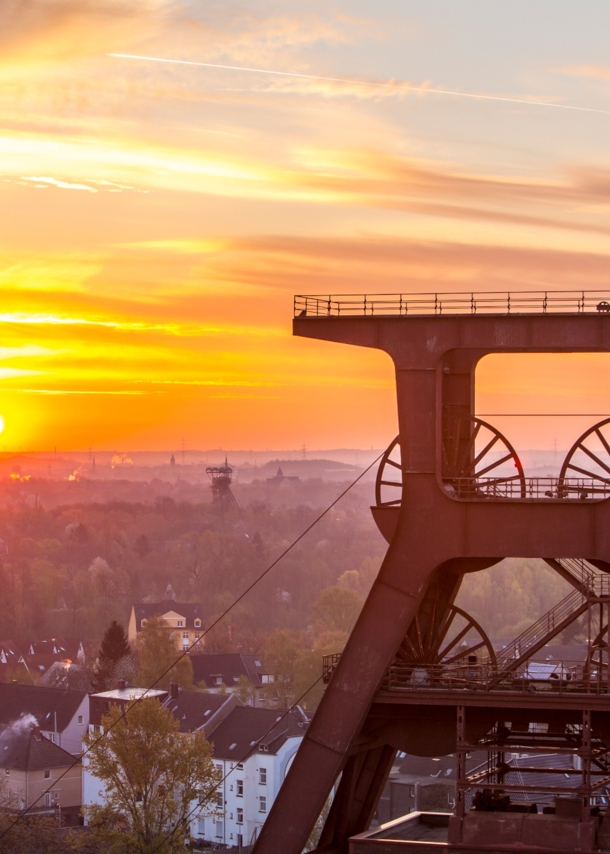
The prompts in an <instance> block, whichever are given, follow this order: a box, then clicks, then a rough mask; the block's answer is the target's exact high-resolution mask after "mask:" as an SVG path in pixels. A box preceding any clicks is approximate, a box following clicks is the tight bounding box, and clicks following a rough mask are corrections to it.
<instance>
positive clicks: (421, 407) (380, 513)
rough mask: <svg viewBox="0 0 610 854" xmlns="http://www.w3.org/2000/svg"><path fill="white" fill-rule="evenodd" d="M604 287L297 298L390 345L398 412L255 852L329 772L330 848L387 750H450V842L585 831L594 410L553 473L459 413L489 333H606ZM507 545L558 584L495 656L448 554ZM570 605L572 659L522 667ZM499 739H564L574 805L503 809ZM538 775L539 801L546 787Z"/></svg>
mask: <svg viewBox="0 0 610 854" xmlns="http://www.w3.org/2000/svg"><path fill="white" fill-rule="evenodd" d="M609 299H610V294H601V293H592V294H587V293H584V292H578V293H564V292H555V293H552V292H546V293H514V294H495V293H487V294H474V293H473V294H445V295H443V294H420V295H405V294H397V295H383V296H372V297H371V296H368V295H367V296H349V295H343V296H340V297H332V296H328V297H297V298H296V299H295V319H294V332H295V334H297V335H302V336H304V337H309V338H314V339H323V340H328V341H335V342H340V343H344V344H355V345H359V346H365V347H372V348H377V349H381V350H383V351H385V352H386V353H387V354H388V355H389V356H390V358H391V359H392V360H393V362H394V366H395V369H396V386H397V404H398V423H399V430H400V432H399V436H398V437H397V438H396V439H395V440H394V442H393V443H392V444H391V445H390V446H389V448H388V450H387V452H386V454H385V456H384V458H383V460H382V464H381V467H380V475H379V477H378V481H377V496H376V498H377V500H376V506H375V508H373V513H374V517H375V520H376V522H377V524H378V526H379V528H380V530H381V532H382V533H383V534H384V536H385V537H386V539H387V540H388V543H389V549H388V552H387V555H386V557H385V560H384V562H383V564H382V566H381V569H380V571H379V575H378V577H377V579H376V581H375V583H374V584H373V587H372V589H371V592H370V594H369V596H368V599H367V601H366V603H365V605H364V607H363V609H362V612H361V614H360V617H359V619H358V621H357V623H356V626H355V628H354V630H353V632H352V635H351V637H350V639H349V641H348V644H347V646H346V648H345V650H344V652H343V654H342V655H341V656H340V657H339V656H335V657H334V658H333V659H331V660H328V661H327V663H326V675H327V678H328V680H329V684H328V688H327V690H326V693H325V694H324V696H323V698H322V701H321V703H320V705H319V707H318V710H317V712H316V714H315V716H314V719H313V721H312V723H311V725H310V727H309V729H308V731H307V733H306V735H305V738H304V740H303V743H302V746H301V748H300V750H299V752H298V754H297V756H296V758H295V761H294V763H293V765H292V767H291V769H290V772H289V774H288V777H287V780H286V783H285V784H284V786H283V788H282V790H281V792H280V794H279V796H278V798H277V800H276V802H275V805H274V807H273V810H272V812H271V814H270V816H269V819H268V820H267V822H266V824H265V826H264V828H263V830H262V832H261V835H260V837H259V840H258V842H257V844H256V846H255V854H300V853H301V851H302V850H303V847H304V845H305V843H306V840H307V838H308V836H309V833H310V831H311V829H312V827H313V825H314V823H315V821H316V819H317V817H318V816H319V815H320V813H321V811H322V808H323V806H324V804H325V801H326V799H327V797H328V795H329V793H330V791H331V789H332V787H333V785H334V784H335V781H336V780H337V779H338V777H339V775H341V776H340V783H339V784H338V788H337V793H336V795H335V798H334V801H333V805H332V808H331V811H330V814H329V816H328V819H327V821H326V824H325V827H324V830H323V832H322V836H321V839H320V843H319V847H318V849H317V850H318V851H320V852H322V851H324V852H325V854H347V852H348V849H349V844H350V843H349V839H350V837H353V836H354V835H357V834H360V833H362V832H364V831H366V830H367V828H368V827H369V825H370V822H371V818H372V816H373V814H374V812H375V808H376V805H377V802H378V799H379V796H380V793H381V791H382V790H383V787H384V784H385V781H386V778H387V775H388V772H389V770H390V768H391V766H392V764H393V762H394V756H395V753H396V751H397V750H402V751H404V752H407V753H412V754H419V755H428V756H439V755H444V754H449V753H455V756H456V789H457V798H456V801H457V802H456V815H455V816H454V817H453V818H452V820H451V822H450V825H449V829H448V832H449V835H448V837H447V839H448V843H447V844H449V845H450V846H451V845H464V844H466V843H468V844H470V843H471V842H472V843H473V844H474V840H476V844H477V845H483V847H484V848H485V850H488V851H489V850H492V849H490V847H489V846H490V843H492V842H494V841H495V840H497V839H498V838H500V837H501V838H502V843H503V845H504V846H505V848H506V849H507V850H516V849H518V850H521V851H527V850H533V849H534V848H535V847H536V846H538V847H542V848H544V847H545V845H546V842H547V841H548V840H549V839H550V838H551V836H550V835H549V834H551V830H550V827H551V825H552V826H553V828H555V829H554V830H553V831H552V838H553V840H554V842H553V844H554V845H555V846H556V850H564V851H568V850H570V851H571V850H574V848H575V845H576V844H578V845H579V846H580V847H581V850H589V849H588V848H587V846H588V845H589V844H590V843H591V840H592V839H594V837H595V835H596V834H597V833H598V831H599V832H600V833H601V829H600V828H599V824H600V822H599V816H598V815H596V810H598V809H599V807H600V798H601V802H602V803H601V806H602V808H603V798H602V797H601V795H602V793H603V790H604V786H605V785H607V782H608V779H609V776H610V775H609V772H610V714H609V711H608V703H607V700H606V698H605V696H604V692H607V691H608V690H609V687H610V683H609V679H608V672H609V661H608V624H609V622H610V617H609V613H608V612H609V609H610V584H609V577H608V574H607V573H608V572H610V563H609V561H610V504H609V502H608V500H607V499H608V497H609V496H610V479H609V478H608V474H610V436H609V435H608V434H607V432H604V431H607V430H608V429H609V424H610V420H606V421H604V422H600V423H599V424H598V425H595V426H594V427H593V428H591V429H590V430H589V431H587V432H586V433H585V434H583V435H582V436H581V437H580V438H576V437H575V439H576V441H575V443H574V446H573V448H572V449H571V450H570V452H569V454H568V456H567V457H566V460H565V461H564V465H563V466H562V470H561V474H560V477H559V478H544V479H536V478H526V476H525V473H524V470H523V466H522V465H521V462H520V460H519V457H518V455H517V453H516V451H515V449H514V448H513V447H512V445H511V444H510V442H509V440H508V439H507V438H506V437H505V436H503V435H502V434H501V433H500V432H499V431H498V430H497V429H496V428H495V427H493V425H489V424H486V423H485V422H483V421H481V420H480V419H479V418H477V417H476V413H475V410H474V402H475V393H474V392H475V370H476V366H477V363H478V362H479V361H480V359H482V358H483V357H484V356H485V355H487V354H490V353H574V352H590V353H593V352H610V302H609ZM592 443H594V444H592ZM506 557H531V558H538V559H544V560H546V561H547V563H548V564H549V566H551V567H552V568H553V569H554V570H555V571H556V572H557V573H558V574H560V575H561V576H562V577H563V578H564V579H565V580H567V581H568V582H569V583H570V584H571V585H572V588H573V592H572V593H571V594H570V595H569V596H568V597H566V599H565V600H563V601H562V602H561V603H559V604H558V605H557V606H556V608H554V609H553V610H552V612H550V613H549V614H548V615H545V616H544V618H541V620H540V621H538V622H537V623H536V624H534V625H533V626H532V627H530V629H528V630H526V631H525V632H524V633H522V635H520V636H519V638H515V639H514V640H513V641H512V642H511V643H509V644H508V645H507V646H506V647H505V648H504V649H503V650H502V653H501V655H500V656H498V655H496V653H495V650H494V649H493V646H492V644H491V642H490V641H489V638H488V637H487V636H486V634H485V632H484V630H483V628H482V627H481V626H480V625H478V624H477V623H476V621H475V620H473V619H472V618H471V617H470V616H469V615H468V614H466V613H465V612H464V611H462V610H460V609H459V608H457V607H456V606H455V605H454V601H455V597H456V595H457V592H458V590H459V588H460V584H461V582H462V579H463V577H464V575H465V573H467V572H476V571H483V570H485V569H486V568H488V567H490V566H493V565H494V564H496V563H498V562H499V561H501V560H502V559H504V558H506ZM585 559H586V560H585ZM585 614H586V615H587V620H588V622H589V625H590V626H592V627H593V628H594V629H595V631H594V632H592V633H591V634H590V636H589V643H588V647H589V652H588V656H587V660H586V662H585V666H584V667H581V668H580V669H575V670H569V676H570V678H568V676H567V675H565V676H564V675H563V674H564V673H566V671H565V670H561V672H559V671H556V672H555V677H556V678H555V679H554V680H552V679H551V676H550V675H548V674H547V675H546V676H544V677H543V678H540V679H537V678H533V677H532V676H531V674H528V672H527V665H528V660H529V658H530V657H531V655H533V654H534V653H536V652H537V651H538V650H539V649H541V648H542V647H544V646H545V645H546V644H547V643H548V642H549V641H550V640H552V639H553V638H554V637H556V636H557V635H558V634H559V633H560V632H561V631H562V630H563V629H564V628H566V627H567V626H568V625H570V624H571V623H573V622H574V620H575V619H578V618H579V617H580V616H583V615H585ZM594 615H597V616H595V619H594ZM595 620H597V622H595ZM460 621H461V626H462V628H461V629H460V630H459V631H457V633H456V632H455V631H454V630H453V629H452V627H455V626H456V625H459V624H460ZM465 638H472V640H471V641H470V642H469V643H468V645H467V646H466V647H465V648H464V647H463V646H462V645H461V641H462V639H465ZM481 749H485V751H486V752H487V754H488V762H487V763H486V767H485V768H484V769H481V770H480V771H479V772H478V773H476V774H474V773H473V774H470V775H469V774H468V772H467V771H466V763H465V759H466V755H467V753H469V752H473V751H475V750H481ZM506 752H511V753H521V754H530V753H534V754H536V753H544V752H549V753H553V752H561V753H563V752H568V753H574V754H578V755H579V756H580V758H581V762H582V767H581V769H580V770H578V771H576V769H575V773H578V774H579V775H580V778H579V784H578V787H577V791H578V815H576V816H574V815H571V816H564V815H561V814H560V809H562V808H563V805H561V804H560V805H559V807H558V808H557V812H556V814H555V815H554V816H548V818H554V819H556V820H555V821H548V820H547V816H546V815H536V816H534V815H532V816H531V819H532V820H531V821H530V820H529V818H530V817H529V816H526V818H525V819H524V818H523V817H513V819H511V820H507V819H505V816H504V813H505V812H510V810H509V808H510V806H511V796H512V795H513V794H516V793H519V792H523V790H524V789H527V788H528V787H527V786H524V785H519V784H513V783H509V782H508V781H507V780H506V776H507V773H508V768H507V766H506V762H505V761H504V756H505V753H506ZM538 770H539V769H536V771H537V772H538ZM520 773H521V774H527V773H528V771H527V768H524V767H521V768H520ZM477 787H481V788H480V790H479V792H478V793H477V794H476V795H475V800H474V803H475V804H476V809H475V811H474V812H472V813H471V812H467V810H466V805H467V802H468V795H469V792H472V790H473V789H476V788H477ZM536 788H537V790H538V791H541V790H542V791H544V790H545V789H546V790H547V793H548V789H549V788H551V787H545V786H537V787H536ZM568 791H570V790H568ZM571 791H572V794H573V789H572V790H571ZM551 793H552V794H555V795H556V798H555V800H556V803H557V802H558V799H561V795H562V790H560V791H554V792H551ZM564 818H565V821H564ZM526 819H527V820H526ZM560 819H561V820H560ZM570 822H572V825H570V826H569V827H568V825H569V823H570ZM560 825H561V829H560V830H558V828H559V827H560ZM562 840H563V848H561V847H560V846H561V844H562ZM528 846H529V848H528ZM445 848H446V846H445ZM371 850H372V849H371ZM437 850H438V849H437Z"/></svg>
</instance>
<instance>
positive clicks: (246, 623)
mask: <svg viewBox="0 0 610 854" xmlns="http://www.w3.org/2000/svg"><path fill="white" fill-rule="evenodd" d="M345 485H346V484H340V483H324V482H322V481H319V480H314V481H303V482H301V483H296V484H295V485H294V487H292V488H291V489H290V490H289V491H287V492H286V493H284V494H282V492H281V491H276V492H274V493H273V500H271V499H269V490H268V489H267V488H266V487H265V486H264V485H260V488H259V487H257V486H256V484H249V485H247V488H246V489H244V491H243V492H242V494H241V496H240V498H241V499H242V506H241V507H240V509H235V508H232V509H229V510H224V511H222V510H220V509H219V508H218V506H215V505H212V504H210V503H196V502H188V501H177V500H174V498H172V497H170V496H167V495H165V496H157V497H156V498H152V499H151V501H150V502H145V501H127V502H126V501H108V502H105V503H100V502H86V501H82V502H79V503H74V504H70V505H63V506H58V507H53V508H51V509H45V507H43V506H42V505H41V504H40V503H38V504H37V503H34V504H33V505H32V502H29V501H23V502H20V503H15V502H12V503H10V504H8V505H7V506H5V507H4V509H3V512H2V514H0V539H1V540H2V541H3V544H1V543H0V639H8V638H11V639H14V640H17V641H19V640H33V639H38V638H43V637H52V636H71V637H74V636H78V637H81V638H84V639H89V640H91V641H92V642H93V643H94V644H95V643H98V642H99V640H100V638H101V637H102V634H103V633H104V631H105V630H106V628H107V627H108V625H109V624H110V622H111V621H112V620H117V621H119V622H120V623H122V624H123V625H126V624H127V620H128V617H129V613H130V609H131V605H132V603H134V602H140V601H143V600H145V599H148V600H153V601H154V600H158V599H162V598H170V597H173V598H176V599H177V600H182V601H200V602H202V603H203V606H204V612H205V621H206V625H207V626H209V625H210V624H211V623H212V622H213V621H214V620H215V619H216V617H217V616H219V615H220V614H222V613H223V612H224V611H225V610H226V609H227V608H228V607H229V606H230V605H232V604H233V603H234V602H235V600H236V598H237V597H238V596H239V595H240V594H241V593H242V591H243V590H244V589H245V588H246V587H248V586H249V585H250V584H251V583H252V581H254V580H255V579H256V578H257V577H258V576H259V575H260V574H261V573H262V572H263V570H264V569H265V568H266V567H267V566H269V565H270V564H271V562H272V561H274V560H275V559H276V558H277V556H278V555H279V554H281V553H282V552H283V551H284V550H285V549H286V548H287V547H288V546H289V545H290V544H291V543H292V542H293V541H294V540H295V539H296V538H297V537H298V536H299V535H300V534H301V533H302V532H303V531H304V530H305V529H306V528H307V527H308V526H309V525H310V524H311V523H312V522H313V521H314V520H315V519H316V518H317V516H318V515H319V514H320V512H321V511H322V510H323V509H324V507H326V506H328V505H329V504H330V503H331V502H332V501H333V500H334V499H335V498H336V497H337V495H338V494H339V493H340V492H342V490H343V489H344V488H345ZM371 499H372V496H371V487H370V485H367V484H358V485H357V486H356V487H355V488H354V489H353V490H352V491H350V492H349V493H348V494H347V495H346V496H345V497H344V498H343V499H342V500H341V502H340V503H339V504H338V505H337V506H336V507H335V508H333V509H332V510H331V511H330V512H329V513H327V514H326V516H325V517H324V518H323V519H322V520H321V521H320V522H319V523H318V524H317V525H315V526H314V528H313V529H312V531H310V532H309V533H308V534H307V535H306V536H305V537H304V539H303V540H302V541H301V542H300V543H298V545H297V546H296V547H295V548H294V549H293V550H291V551H290V552H289V553H288V554H287V555H286V556H285V557H284V558H283V559H282V560H281V562H280V563H279V564H278V565H277V566H276V567H275V568H274V569H273V570H272V571H271V572H270V573H268V574H267V575H266V577H265V578H264V580H263V581H262V582H261V583H260V584H257V585H256V586H255V587H254V589H253V590H252V591H251V592H250V593H249V594H248V596H247V597H246V598H245V599H244V600H243V601H241V602H240V603H239V604H238V605H237V606H236V607H235V608H233V610H232V611H231V614H230V615H229V616H228V617H227V618H226V619H225V620H223V621H222V622H221V623H220V624H219V625H218V626H217V627H216V628H215V629H214V630H213V631H212V632H210V633H209V634H208V636H207V638H206V649H207V651H210V652H228V651H243V652H263V651H264V650H265V648H266V646H267V643H268V640H269V638H270V636H272V635H273V633H274V632H276V631H285V632H289V633H292V634H291V637H292V638H296V639H298V638H300V639H301V640H300V641H298V644H297V645H298V646H300V647H301V648H302V649H311V648H312V647H313V645H317V647H318V649H319V650H322V648H323V649H324V650H325V651H326V649H327V648H328V649H329V651H331V650H330V647H331V646H332V644H333V642H334V641H338V640H339V636H340V635H342V634H344V633H345V631H346V630H347V626H346V624H345V623H346V619H347V618H346V617H345V615H344V614H342V612H341V608H344V610H345V609H346V608H347V610H346V613H348V612H349V619H347V622H349V621H351V619H352V616H353V614H352V604H353V602H354V601H355V600H354V598H353V597H352V598H351V599H349V602H350V603H352V604H350V605H349V607H347V605H345V603H346V602H348V598H349V597H346V595H345V594H336V593H334V594H333V593H332V591H333V590H335V589H336V588H340V589H342V590H344V591H345V590H349V591H351V592H352V593H353V594H354V596H355V597H356V600H357V601H358V602H359V603H360V602H362V601H363V600H364V598H365V597H366V595H367V593H368V590H369V589H370V586H371V584H372V582H373V580H374V578H375V576H376V574H377V571H378V569H379V566H380V564H381V561H382V559H383V555H384V554H385V551H386V548H387V546H386V543H385V541H384V540H383V539H382V537H381V536H380V534H379V533H378V531H377V529H376V527H375V525H374V522H373V519H372V516H371V513H370V509H369V505H370V503H371ZM328 590H330V591H331V593H329V594H326V595H327V600H325V601H326V604H327V605H328V607H327V608H326V610H325V616H323V617H321V616H320V613H319V611H320V608H319V599H320V596H321V594H322V593H324V592H325V591H328ZM567 592H568V590H567V585H566V584H565V582H563V581H562V580H561V579H560V578H559V577H558V576H557V575H556V573H554V572H553V571H552V570H551V569H549V568H548V567H546V566H545V565H544V564H543V563H542V562H541V561H533V560H525V559H513V560H510V561H503V562H502V564H500V565H498V566H496V567H494V568H492V569H490V570H486V571H484V572H480V573H472V574H470V575H467V576H466V577H465V580H464V583H463V586H462V590H461V591H460V594H459V597H458V601H457V604H459V605H460V606H461V607H463V608H464V609H465V610H467V611H469V612H470V613H472V615H473V616H474V617H475V618H476V619H478V620H479V621H480V622H481V624H482V625H483V626H484V627H485V628H486V629H487V631H488V632H489V634H490V635H491V636H493V637H496V638H506V637H511V636H513V635H514V634H517V633H518V632H519V631H521V630H522V629H523V628H525V626H526V625H527V624H529V623H531V622H533V621H534V620H535V619H537V617H538V616H540V615H541V614H542V613H544V612H545V611H546V610H547V609H548V608H550V607H551V606H552V605H554V604H555V603H556V602H558V601H559V600H560V599H561V598H562V597H563V596H564V595H565V594H566V593H567ZM333 597H334V598H333ZM323 601H324V600H323ZM342 602H343V603H344V605H342V604H341V603H342ZM316 608H317V612H316ZM323 610H324V609H323ZM325 621H326V622H325ZM329 633H330V635H329ZM333 633H339V635H336V634H335V637H334V640H333ZM563 640H568V638H567V637H566V638H563ZM290 666H292V665H290Z"/></svg>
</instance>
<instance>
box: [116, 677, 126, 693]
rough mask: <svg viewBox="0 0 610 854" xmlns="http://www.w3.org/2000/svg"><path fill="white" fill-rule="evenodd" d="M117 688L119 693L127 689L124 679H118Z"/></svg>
mask: <svg viewBox="0 0 610 854" xmlns="http://www.w3.org/2000/svg"><path fill="white" fill-rule="evenodd" d="M117 688H118V689H119V691H124V690H125V688H127V682H125V680H124V679H119V681H118V682H117Z"/></svg>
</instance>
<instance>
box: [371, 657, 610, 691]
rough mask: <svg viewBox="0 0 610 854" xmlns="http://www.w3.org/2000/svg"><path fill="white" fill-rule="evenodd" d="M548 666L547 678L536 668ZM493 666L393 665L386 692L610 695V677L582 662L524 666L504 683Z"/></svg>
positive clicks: (387, 678)
mask: <svg viewBox="0 0 610 854" xmlns="http://www.w3.org/2000/svg"><path fill="white" fill-rule="evenodd" d="M545 663H546V664H548V668H549V671H550V670H551V668H552V672H550V673H549V675H547V676H543V675H541V674H540V672H539V670H538V669H537V668H536V667H535V666H534V665H535V664H538V665H541V664H545ZM497 676H498V670H497V668H496V667H495V666H494V665H493V664H491V663H483V664H480V663H477V664H468V663H462V664H450V665H444V664H431V665H427V664H422V665H398V664H393V665H392V666H391V667H390V669H389V670H388V673H387V676H386V678H385V679H384V681H383V683H382V686H381V687H382V690H386V691H430V690H443V691H464V690H472V691H511V692H517V693H528V694H531V693H533V692H534V693H535V692H553V693H554V694H556V693H558V694H593V695H599V694H608V693H610V683H609V681H608V673H607V672H605V670H604V672H603V673H600V672H598V671H597V670H596V669H594V668H591V667H589V668H587V666H586V664H584V663H583V662H582V661H552V662H525V663H523V664H522V665H520V667H519V668H518V669H517V670H515V671H514V672H512V673H510V674H508V675H507V676H506V678H504V679H503V680H502V681H501V682H498V681H497Z"/></svg>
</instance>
